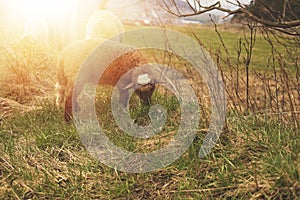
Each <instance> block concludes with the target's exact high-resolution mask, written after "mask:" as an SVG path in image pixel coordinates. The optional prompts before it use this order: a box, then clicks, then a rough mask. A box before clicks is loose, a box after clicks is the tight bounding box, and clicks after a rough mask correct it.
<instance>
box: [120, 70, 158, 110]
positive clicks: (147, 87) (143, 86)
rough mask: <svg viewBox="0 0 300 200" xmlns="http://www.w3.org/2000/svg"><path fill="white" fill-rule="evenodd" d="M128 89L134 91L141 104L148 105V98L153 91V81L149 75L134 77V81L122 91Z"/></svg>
mask: <svg viewBox="0 0 300 200" xmlns="http://www.w3.org/2000/svg"><path fill="white" fill-rule="evenodd" d="M133 79H134V77H133ZM130 88H134V89H135V93H136V94H137V95H138V96H139V97H140V99H141V100H142V103H144V104H148V105H149V104H150V98H151V96H152V94H153V92H154V89H155V81H154V80H153V79H152V78H151V77H150V75H149V74H147V73H146V74H141V75H138V76H137V77H136V80H132V82H131V83H129V84H128V85H127V86H126V87H124V88H123V90H128V89H130Z"/></svg>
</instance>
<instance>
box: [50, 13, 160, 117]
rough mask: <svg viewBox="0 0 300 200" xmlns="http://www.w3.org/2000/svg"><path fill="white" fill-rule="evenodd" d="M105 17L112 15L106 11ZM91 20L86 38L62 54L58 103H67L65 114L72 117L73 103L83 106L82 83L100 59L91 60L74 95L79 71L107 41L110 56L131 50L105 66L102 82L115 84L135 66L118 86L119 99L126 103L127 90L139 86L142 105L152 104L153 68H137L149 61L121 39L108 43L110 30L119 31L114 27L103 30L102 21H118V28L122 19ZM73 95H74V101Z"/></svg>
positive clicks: (137, 89)
mask: <svg viewBox="0 0 300 200" xmlns="http://www.w3.org/2000/svg"><path fill="white" fill-rule="evenodd" d="M99 12H100V11H99ZM99 12H98V14H99ZM105 13H107V11H105ZM103 16H112V15H106V14H104V15H103ZM91 19H92V20H90V23H88V26H87V32H86V37H85V38H84V39H82V40H79V41H76V42H74V43H71V44H70V45H68V46H67V47H66V48H65V49H64V50H63V51H62V53H61V55H60V56H59V62H58V71H57V83H56V91H57V95H56V96H57V97H56V104H57V105H58V106H63V105H64V117H65V120H66V121H70V120H71V117H72V105H74V109H75V110H78V109H80V108H79V106H78V104H77V101H76V98H77V97H78V96H79V94H80V93H81V91H82V87H83V85H84V84H85V83H87V82H89V79H90V77H91V76H93V75H94V72H95V70H98V69H97V68H95V67H97V63H95V62H99V61H91V62H92V63H91V66H90V67H89V66H88V67H89V69H88V70H87V71H88V74H86V76H85V77H84V79H83V80H80V81H81V82H80V84H79V87H77V88H76V90H75V93H74V94H73V86H74V82H75V78H76V74H77V72H78V70H79V68H80V66H81V65H82V64H83V62H84V61H85V60H86V58H87V57H88V55H89V54H90V53H91V52H92V51H93V50H94V49H95V48H96V47H97V46H98V45H100V44H103V43H105V45H104V47H103V48H106V49H107V50H106V51H105V52H110V54H111V55H121V54H119V53H120V52H124V49H127V50H128V52H127V53H125V54H123V55H121V56H120V57H118V58H117V59H116V60H114V61H113V62H112V63H111V64H110V65H109V66H108V67H107V68H106V70H105V71H104V73H103V74H102V77H101V79H100V80H99V82H98V84H99V85H111V86H115V85H116V84H117V82H118V80H119V79H120V78H121V77H122V76H123V75H124V74H125V73H126V72H127V71H128V70H130V69H135V70H131V71H130V73H126V75H125V78H124V79H122V80H123V81H121V82H118V84H117V85H116V86H117V88H118V90H119V93H120V98H119V102H120V103H121V104H122V105H124V106H126V105H127V103H128V96H129V92H128V90H129V89H131V88H133V87H134V88H135V89H136V91H135V92H136V94H137V95H138V96H139V97H140V99H141V102H142V103H143V104H149V103H150V98H151V96H152V94H153V91H154V89H155V83H154V82H155V81H154V79H153V76H151V69H150V68H149V66H148V67H146V68H138V69H137V68H136V67H137V66H140V65H144V64H147V63H148V60H147V59H146V57H145V56H143V55H142V54H141V53H140V52H139V51H137V50H132V49H131V47H128V46H126V45H123V44H121V43H119V42H116V41H110V42H106V41H107V40H106V39H107V38H109V35H108V34H107V33H109V34H112V35H114V34H116V33H117V32H116V31H115V30H114V31H103V32H106V34H103V33H102V32H101V27H102V26H101V25H103V21H104V20H106V22H105V23H106V24H107V23H109V22H110V23H111V25H110V27H114V26H113V23H116V24H117V25H116V27H118V26H119V25H120V24H119V21H118V20H117V22H116V20H115V18H112V20H111V19H110V18H104V19H99V20H96V19H95V18H94V19H93V18H91ZM110 20H111V21H110ZM104 27H107V26H104ZM91 30H92V31H91ZM118 31H120V32H122V31H123V29H119V30H118ZM72 96H73V97H74V98H73V100H74V102H72Z"/></svg>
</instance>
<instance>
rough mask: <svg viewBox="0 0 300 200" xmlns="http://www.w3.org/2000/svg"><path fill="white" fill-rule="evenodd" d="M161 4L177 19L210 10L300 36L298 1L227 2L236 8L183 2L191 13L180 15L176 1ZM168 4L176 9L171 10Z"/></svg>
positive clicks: (166, 1) (188, 0)
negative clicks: (177, 17)
mask: <svg viewBox="0 0 300 200" xmlns="http://www.w3.org/2000/svg"><path fill="white" fill-rule="evenodd" d="M162 2H163V4H161V5H162V6H163V7H164V9H165V10H167V11H168V12H169V13H172V14H174V15H176V16H179V17H187V16H194V15H200V14H203V13H206V12H209V11H212V10H218V11H221V12H224V13H227V14H228V16H230V15H234V16H235V17H238V16H239V17H241V16H242V17H243V18H246V19H250V20H252V21H255V22H257V23H259V24H261V25H263V26H266V27H268V28H271V29H274V30H277V31H280V32H282V33H285V34H288V35H292V36H300V1H299V0H255V1H251V3H250V4H249V5H248V4H242V3H240V1H238V0H231V1H230V0H228V1H227V2H228V3H230V4H233V5H235V6H236V7H237V8H235V9H228V8H225V7H224V6H223V5H222V4H221V2H220V1H218V2H216V3H214V4H210V5H208V6H204V5H203V4H202V2H203V1H201V0H185V1H184V2H185V3H186V5H188V6H189V7H190V8H191V10H192V12H191V13H181V12H180V9H179V6H178V5H179V4H178V1H176V0H162ZM170 2H171V4H172V5H174V6H175V7H176V8H177V9H175V10H174V9H171V8H170V6H168V5H170Z"/></svg>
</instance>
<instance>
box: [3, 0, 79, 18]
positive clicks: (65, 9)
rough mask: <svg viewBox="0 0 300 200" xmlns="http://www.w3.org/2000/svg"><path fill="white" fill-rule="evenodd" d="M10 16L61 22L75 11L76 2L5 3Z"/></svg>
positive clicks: (35, 0)
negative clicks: (38, 17) (37, 17)
mask: <svg viewBox="0 0 300 200" xmlns="http://www.w3.org/2000/svg"><path fill="white" fill-rule="evenodd" d="M5 7H6V9H8V12H9V13H10V15H12V14H15V17H16V18H18V17H23V18H27V17H30V16H40V17H43V18H46V19H53V20H63V19H65V18H67V17H68V16H70V15H71V14H72V13H74V12H75V11H76V8H77V1H76V0H11V1H6V4H5Z"/></svg>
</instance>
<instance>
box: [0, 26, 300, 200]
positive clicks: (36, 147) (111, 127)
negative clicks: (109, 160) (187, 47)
mask: <svg viewBox="0 0 300 200" xmlns="http://www.w3.org/2000/svg"><path fill="white" fill-rule="evenodd" d="M127 28H128V29H131V28H133V27H127ZM174 29H175V30H180V31H181V32H184V33H187V34H191V35H192V32H190V31H189V30H188V29H186V28H185V27H175V28H174ZM192 30H193V33H195V34H196V36H197V37H198V38H199V41H201V43H202V44H203V45H204V46H205V48H206V49H207V50H208V51H209V52H210V53H211V55H212V57H213V58H214V60H215V62H216V63H218V64H217V65H218V67H219V68H220V69H221V70H222V72H223V73H224V75H225V77H226V78H225V79H226V87H227V88H228V91H227V92H228V109H227V119H226V125H224V129H223V132H222V134H221V136H220V138H219V140H218V143H217V145H216V146H215V148H214V149H213V151H212V152H211V153H209V154H208V156H207V157H205V158H202V159H200V158H199V157H198V152H199V150H200V147H201V144H202V142H203V139H204V137H205V135H206V130H207V128H208V119H209V111H208V110H207V107H208V106H207V105H205V101H203V102H202V101H200V102H201V104H200V107H201V108H202V109H201V111H200V112H201V120H200V122H201V123H200V125H199V130H197V135H196V137H195V139H194V141H193V143H192V145H191V146H190V147H189V149H188V150H187V151H186V152H185V153H184V154H183V155H182V156H181V157H180V158H179V159H178V160H176V162H174V163H173V164H171V165H169V166H167V167H165V168H163V169H160V170H157V171H154V172H148V173H142V174H131V173H125V172H120V171H117V170H114V169H112V168H110V167H108V166H106V165H104V164H102V163H101V162H99V161H97V159H95V158H93V157H92V156H91V155H90V154H89V152H88V151H87V150H86V148H85V147H84V146H83V144H82V142H81V140H80V138H79V135H78V133H77V131H76V128H75V126H74V125H73V124H72V123H66V122H65V121H64V120H63V113H62V110H60V109H58V108H56V106H55V104H54V98H55V97H54V84H55V70H54V69H53V66H49V65H51V63H53V62H54V61H55V60H56V56H57V50H55V49H54V50H51V52H52V53H53V52H54V53H53V55H54V56H53V57H51V59H53V60H51V59H49V60H47V61H45V60H43V59H41V60H42V63H43V65H41V64H40V63H41V62H40V61H41V60H38V61H36V62H35V61H32V62H31V65H30V66H28V65H26V66H25V67H28V68H25V69H27V71H22V70H19V71H18V70H16V69H19V68H20V66H23V65H22V64H20V63H18V62H15V60H14V62H11V63H12V64H11V65H10V68H9V69H8V72H7V73H8V74H7V75H5V76H2V80H1V86H0V97H1V99H0V120H1V121H0V140H1V142H0V197H1V199H299V197H300V160H299V156H300V131H299V124H297V123H296V122H297V121H298V119H299V118H298V117H299V111H300V107H299V105H300V104H299V103H300V102H299V101H300V99H299V96H297V95H299V93H297V87H294V86H295V85H297V80H298V79H296V78H297V74H298V73H299V65H295V63H294V60H295V59H296V60H297V59H299V57H298V55H297V48H293V47H291V48H289V50H290V51H286V49H285V48H284V47H282V46H281V45H280V44H279V43H277V42H276V41H275V40H273V42H274V43H272V44H273V45H274V49H275V50H276V54H274V53H273V54H272V48H271V46H270V45H269V44H268V43H267V41H266V40H265V39H264V38H263V35H262V34H261V33H257V37H256V41H255V46H254V49H253V56H252V60H251V62H250V65H249V68H250V70H251V77H250V78H251V81H252V80H255V81H257V80H256V76H254V75H255V72H257V73H258V74H259V76H260V77H264V79H263V80H262V81H261V82H259V83H258V82H254V81H253V82H251V81H250V84H251V86H252V87H253V88H256V89H257V90H263V91H266V92H267V94H268V95H270V96H266V97H265V96H263V95H261V96H260V97H261V99H257V93H256V92H257V91H256V90H254V89H252V87H251V92H252V93H250V100H251V106H253V107H251V106H250V108H249V109H246V108H245V104H244V103H245V99H243V98H244V97H243V98H242V99H241V100H240V101H241V102H235V96H231V92H232V91H238V92H241V96H242V95H244V93H243V92H244V85H242V84H241V86H240V87H241V88H239V89H240V90H241V91H240V90H239V89H236V90H235V86H236V85H235V84H234V81H235V78H234V77H233V78H232V75H233V74H236V71H234V72H232V70H234V69H236V68H237V67H238V69H239V70H240V71H239V72H240V73H241V74H240V76H241V78H245V77H244V70H245V64H244V62H243V60H244V58H246V57H247V53H246V50H245V48H243V44H246V39H249V37H248V36H247V34H249V32H247V31H246V32H245V34H246V37H245V35H244V31H243V30H240V29H237V28H229V29H225V28H220V30H219V32H220V36H221V37H222V41H223V42H224V46H225V47H226V48H224V46H223V45H222V42H221V41H220V38H219V36H218V34H217V32H216V31H215V30H214V28H213V27H194V28H193V29H192ZM240 39H241V44H242V47H241V55H240V60H239V61H237V60H238V55H237V50H238V49H239V48H238V46H239V41H240ZM226 49H227V51H228V53H226ZM274 49H273V50H274ZM39 53H41V52H39ZM38 55H39V56H41V58H44V57H43V56H44V55H41V54H38ZM272 56H273V57H272ZM279 58H281V59H279ZM292 58H293V59H292ZM272 60H274V63H273V64H272V62H271V61H272ZM268 61H269V62H268ZM37 63H38V64H37ZM49 63H50V64H49ZM283 63H284V66H285V68H283V67H282V65H283ZM12 66H13V67H12ZM36 66H39V70H37V69H36V68H35V67H36ZM23 67H24V66H23ZM12 69H14V70H12ZM284 69H286V70H284ZM274 72H275V75H274ZM9 73H10V74H9ZM24 73H25V74H24ZM26 74H30V76H27V75H26ZM261 74H265V76H262V75H261ZM187 75H188V74H187ZM298 75H299V74H298ZM20 77H23V79H22V80H19V79H20ZM274 77H275V78H274ZM276 77H277V78H276ZM286 77H289V79H287V78H286ZM238 78H239V77H238ZM259 80H260V79H259ZM266 80H268V81H266ZM286 80H288V83H290V84H287V82H286ZM231 81H232V82H231ZM273 83H274V84H275V86H276V87H275V86H273V85H272V84H273ZM197 84H198V83H197V82H196V83H195V84H194V87H195V85H197ZM289 86H290V87H289ZM199 87H200V86H199ZM195 88H196V89H197V87H195ZM232 88H234V89H232ZM274 88H278V89H276V90H275V92H274V91H273V89H274ZM107 90H109V91H110V89H109V88H108V89H104V90H103V89H102V90H101V89H100V90H99V91H98V96H99V97H100V98H99V99H98V107H97V110H99V119H100V125H101V127H102V128H103V129H104V132H105V133H106V134H107V136H108V137H109V138H110V139H111V141H112V142H114V143H115V144H116V145H118V146H120V147H122V148H124V149H126V150H128V151H137V152H150V151H152V150H154V149H159V148H161V147H162V146H164V145H166V144H168V142H169V141H170V140H171V139H172V138H173V136H174V133H176V130H177V129H178V126H179V124H180V118H179V117H178V116H179V115H180V108H179V107H178V101H177V100H176V99H175V98H174V96H172V95H169V94H167V93H162V92H160V91H156V92H155V95H154V97H153V99H152V100H153V103H159V104H162V105H163V106H165V107H166V108H167V110H168V119H167V122H166V124H165V126H164V128H163V131H162V132H161V133H159V134H158V135H157V136H155V137H152V138H150V139H135V138H133V137H131V136H128V135H126V134H124V133H123V132H122V131H121V130H120V129H119V128H118V127H116V124H115V123H114V122H113V121H112V120H111V119H112V114H111V111H110V107H109V106H110V105H109V103H107V102H109V100H110V98H109V96H107ZM199 91H201V90H199ZM233 93H234V92H233ZM259 94H260V93H259ZM198 95H199V96H200V97H199V98H200V99H201V93H200V94H199V93H198ZM231 97H232V98H231ZM262 99H263V100H264V99H266V100H267V102H265V103H263V102H264V101H263V100H262ZM279 100H280V101H279ZM274 102H275V103H274ZM130 103H131V116H132V117H134V118H136V119H137V121H138V122H139V123H140V124H147V123H149V118H148V117H147V115H146V113H145V112H146V111H145V110H144V108H143V107H141V105H140V104H139V102H138V101H137V98H136V97H135V96H134V97H133V98H132V100H131V102H130ZM281 103H282V104H281ZM233 105H235V106H236V107H234V106H233ZM281 105H282V106H281ZM33 106H34V107H33ZM134 107H136V109H133V108H134ZM240 107H241V108H240ZM277 111H281V112H282V113H281V114H278V113H277ZM283 113H288V115H287V116H285V115H284V114H283ZM297 114H298V115H297ZM295 121H296V122H295Z"/></svg>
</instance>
